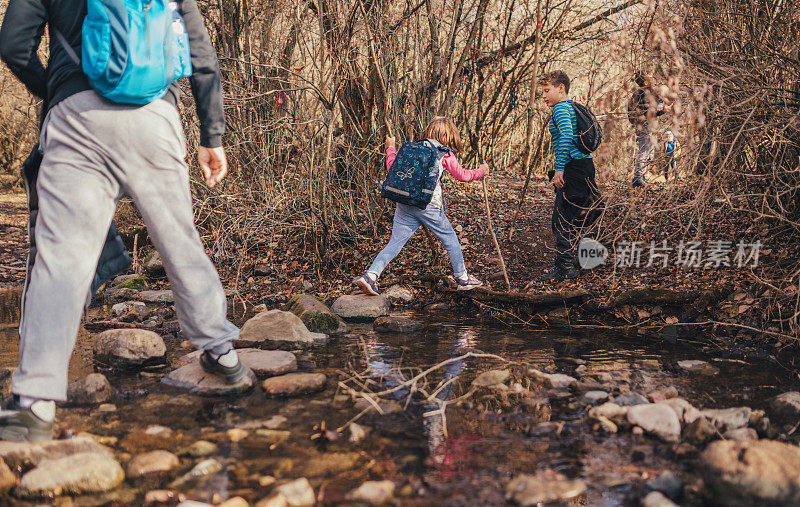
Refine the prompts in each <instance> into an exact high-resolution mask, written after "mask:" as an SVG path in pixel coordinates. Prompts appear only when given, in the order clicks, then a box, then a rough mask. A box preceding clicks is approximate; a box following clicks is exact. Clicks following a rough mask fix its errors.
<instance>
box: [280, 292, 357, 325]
mask: <svg viewBox="0 0 800 507" xmlns="http://www.w3.org/2000/svg"><path fill="white" fill-rule="evenodd" d="M286 310H288V311H290V312H292V313H293V314H295V315H297V316H298V317H300V320H302V321H303V324H305V326H306V328H308V330H309V331H311V332H314V333H325V334H335V335H338V334H344V333H346V332H347V330H348V328H347V324H345V323H344V321H343V320H342V319H341V318H340V317H339V316H338V315H336V314H335V313H333V312H332V311H331V309H330V308H328V307H327V306H326V305H325V303H323V302H322V301H320V300H319V299H317V298H315V297H314V296H311V295H309V294H300V295H297V296H295V297H293V298H292V299H291V300H290V301H289V303H288V304H287V305H286Z"/></svg>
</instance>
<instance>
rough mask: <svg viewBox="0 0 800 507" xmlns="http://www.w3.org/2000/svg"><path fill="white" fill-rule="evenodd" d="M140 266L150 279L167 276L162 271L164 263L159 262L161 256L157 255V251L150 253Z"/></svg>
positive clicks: (164, 271) (163, 270)
mask: <svg viewBox="0 0 800 507" xmlns="http://www.w3.org/2000/svg"><path fill="white" fill-rule="evenodd" d="M142 266H144V270H145V271H146V272H147V276H149V277H151V278H161V277H164V276H167V272H166V270H165V269H164V262H163V261H162V260H161V255H160V254H159V253H158V250H153V251H152V252H150V253H149V254H148V255H147V256H146V257H145V258H144V260H143V261H142Z"/></svg>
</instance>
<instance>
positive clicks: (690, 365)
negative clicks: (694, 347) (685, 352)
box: [678, 359, 719, 375]
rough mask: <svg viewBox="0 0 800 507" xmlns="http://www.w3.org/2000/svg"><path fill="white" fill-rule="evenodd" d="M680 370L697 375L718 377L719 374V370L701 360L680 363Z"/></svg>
mask: <svg viewBox="0 0 800 507" xmlns="http://www.w3.org/2000/svg"><path fill="white" fill-rule="evenodd" d="M678 368H680V369H681V370H683V371H686V372H689V373H695V374H697V375H716V374H717V373H719V368H717V367H716V366H714V365H712V364H711V363H709V362H707V361H701V360H699V359H687V360H685V361H678Z"/></svg>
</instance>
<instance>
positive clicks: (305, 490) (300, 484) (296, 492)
mask: <svg viewBox="0 0 800 507" xmlns="http://www.w3.org/2000/svg"><path fill="white" fill-rule="evenodd" d="M275 492H276V493H278V494H281V495H283V496H284V497H285V498H286V503H287V505H290V506H291V507H310V506H312V505H314V504H316V503H317V496H316V495H315V494H314V488H312V487H311V483H309V482H308V479H306V478H305V477H303V478H301V479H296V480H294V481H291V482H287V483H285V484H281V485H280V486H277V487H276V488H275Z"/></svg>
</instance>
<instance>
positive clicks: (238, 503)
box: [217, 496, 250, 507]
mask: <svg viewBox="0 0 800 507" xmlns="http://www.w3.org/2000/svg"><path fill="white" fill-rule="evenodd" d="M217 507H250V504H249V503H247V500H245V499H244V498H242V497H240V496H235V497H233V498H229V499H227V500H225V501H224V502H222V503H221V504H218V505H217Z"/></svg>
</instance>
